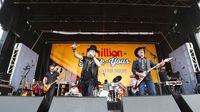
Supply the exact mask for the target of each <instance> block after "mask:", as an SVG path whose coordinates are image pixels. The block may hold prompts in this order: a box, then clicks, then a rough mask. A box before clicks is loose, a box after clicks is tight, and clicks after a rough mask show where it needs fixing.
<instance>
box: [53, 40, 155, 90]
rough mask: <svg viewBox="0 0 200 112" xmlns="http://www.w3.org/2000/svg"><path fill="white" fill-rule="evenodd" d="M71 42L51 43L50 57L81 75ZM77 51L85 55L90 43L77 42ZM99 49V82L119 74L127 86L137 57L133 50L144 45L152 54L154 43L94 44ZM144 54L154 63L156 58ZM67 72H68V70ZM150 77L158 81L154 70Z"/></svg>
mask: <svg viewBox="0 0 200 112" xmlns="http://www.w3.org/2000/svg"><path fill="white" fill-rule="evenodd" d="M71 45H72V44H53V46H52V51H51V59H52V60H53V61H55V62H56V63H57V64H59V65H60V66H62V67H63V68H65V69H66V70H67V71H70V72H71V73H73V74H76V75H78V76H80V75H81V69H82V63H81V60H78V59H77V58H75V57H74V55H73V52H72V49H71V47H70V46H71ZM78 45H80V46H79V47H78V48H77V52H78V53H79V54H80V55H86V50H87V48H89V47H90V45H91V44H82V43H81V44H78ZM95 45H96V46H97V49H98V50H99V54H98V58H99V59H100V61H101V63H102V66H101V67H100V68H99V73H98V79H99V81H100V82H101V83H103V82H104V80H105V79H107V80H108V82H109V83H111V82H112V81H113V79H114V78H115V77H116V76H121V77H122V80H121V81H120V82H121V83H122V84H123V85H124V86H129V85H130V81H131V78H129V76H130V75H131V74H132V70H131V69H132V63H133V60H135V59H136V58H137V57H136V56H135V55H134V50H135V49H136V48H137V47H142V46H145V47H146V48H147V49H148V50H149V51H151V52H152V53H153V54H157V53H156V49H155V45H154V44H95ZM145 56H146V57H147V58H149V59H151V60H152V61H154V62H155V63H157V62H158V61H157V59H154V58H153V56H152V55H151V54H150V53H149V52H146V53H145ZM68 73H69V72H68ZM152 77H153V80H154V82H155V83H156V82H158V80H157V74H156V71H155V70H153V71H152Z"/></svg>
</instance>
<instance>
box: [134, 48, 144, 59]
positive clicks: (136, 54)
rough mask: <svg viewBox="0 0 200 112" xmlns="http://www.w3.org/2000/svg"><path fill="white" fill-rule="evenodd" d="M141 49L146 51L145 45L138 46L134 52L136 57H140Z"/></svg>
mask: <svg viewBox="0 0 200 112" xmlns="http://www.w3.org/2000/svg"><path fill="white" fill-rule="evenodd" d="M140 49H143V50H144V53H145V47H138V48H136V49H135V52H134V54H135V56H136V57H139V56H138V51H139V50H140Z"/></svg>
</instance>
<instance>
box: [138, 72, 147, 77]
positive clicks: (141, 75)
mask: <svg viewBox="0 0 200 112" xmlns="http://www.w3.org/2000/svg"><path fill="white" fill-rule="evenodd" d="M138 75H139V77H140V78H144V77H146V72H142V73H138Z"/></svg>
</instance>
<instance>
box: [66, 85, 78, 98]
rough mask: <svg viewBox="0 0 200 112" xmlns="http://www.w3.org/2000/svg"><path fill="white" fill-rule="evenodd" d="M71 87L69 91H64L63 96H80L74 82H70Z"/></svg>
mask: <svg viewBox="0 0 200 112" xmlns="http://www.w3.org/2000/svg"><path fill="white" fill-rule="evenodd" d="M71 86H72V87H71V89H70V90H69V92H67V93H65V96H68V95H70V96H82V94H81V93H80V92H79V90H78V87H76V84H75V83H72V84H71Z"/></svg>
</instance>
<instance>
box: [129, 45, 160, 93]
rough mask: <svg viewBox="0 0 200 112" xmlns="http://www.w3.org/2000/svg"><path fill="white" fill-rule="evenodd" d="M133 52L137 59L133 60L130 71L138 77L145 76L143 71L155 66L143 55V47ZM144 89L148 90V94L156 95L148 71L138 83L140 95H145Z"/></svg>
mask: <svg viewBox="0 0 200 112" xmlns="http://www.w3.org/2000/svg"><path fill="white" fill-rule="evenodd" d="M134 54H135V56H136V57H137V59H136V60H134V62H133V65H132V72H133V74H134V75H136V76H138V77H145V76H146V75H145V74H144V72H145V71H147V70H148V69H150V68H151V67H153V66H155V64H154V63H153V62H152V61H151V60H150V59H147V58H146V57H145V47H138V48H136V49H135V52H134ZM162 65H164V63H162ZM146 90H148V93H149V94H150V95H156V89H155V85H154V83H153V80H152V77H151V74H150V73H148V74H147V76H146V77H145V79H144V80H143V81H142V82H141V83H140V85H139V94H140V95H141V96H143V95H145V92H146Z"/></svg>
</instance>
